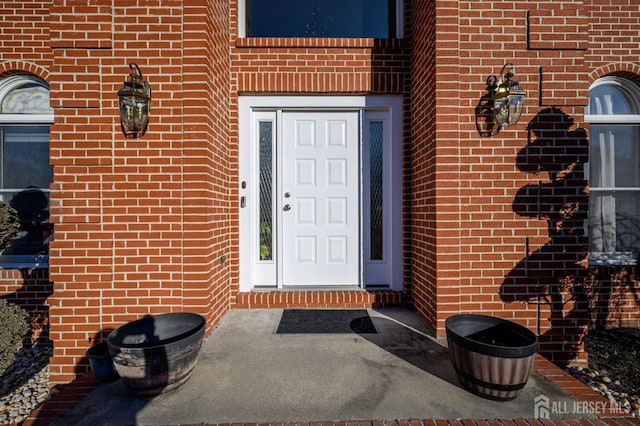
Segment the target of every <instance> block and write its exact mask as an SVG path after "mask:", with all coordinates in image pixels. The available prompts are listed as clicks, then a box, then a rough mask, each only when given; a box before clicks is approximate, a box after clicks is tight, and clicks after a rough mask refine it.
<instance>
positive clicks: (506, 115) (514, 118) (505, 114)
mask: <svg viewBox="0 0 640 426" xmlns="http://www.w3.org/2000/svg"><path fill="white" fill-rule="evenodd" d="M514 75H515V67H514V65H513V64H512V63H508V64H505V65H504V66H503V67H502V69H501V70H500V75H499V76H498V77H496V76H491V77H490V81H489V85H490V86H491V100H492V103H493V124H494V126H496V127H495V130H494V131H495V132H497V131H498V130H499V129H501V128H504V127H507V126H510V125H512V124H516V123H517V122H518V120H520V115H521V114H522V108H523V106H524V98H525V96H526V94H527V92H526V91H524V90H522V88H521V87H520V83H518V82H517V81H515V80H512V78H513V76H514Z"/></svg>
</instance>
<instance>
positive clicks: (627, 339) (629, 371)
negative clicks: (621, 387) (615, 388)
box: [585, 328, 640, 392]
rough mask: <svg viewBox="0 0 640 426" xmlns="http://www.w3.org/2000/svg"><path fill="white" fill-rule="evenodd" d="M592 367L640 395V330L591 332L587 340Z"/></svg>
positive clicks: (620, 329) (624, 329)
mask: <svg viewBox="0 0 640 426" xmlns="http://www.w3.org/2000/svg"><path fill="white" fill-rule="evenodd" d="M585 347H586V350H587V352H588V353H589V367H590V368H594V369H596V370H606V371H607V372H608V373H609V375H610V376H611V377H612V378H613V377H615V378H616V379H618V380H620V381H621V382H622V383H624V384H626V385H627V386H629V387H630V388H632V389H634V390H635V391H636V392H640V363H639V361H640V329H635V328H614V329H610V330H603V331H600V332H595V333H594V332H592V333H589V335H587V337H586V339H585Z"/></svg>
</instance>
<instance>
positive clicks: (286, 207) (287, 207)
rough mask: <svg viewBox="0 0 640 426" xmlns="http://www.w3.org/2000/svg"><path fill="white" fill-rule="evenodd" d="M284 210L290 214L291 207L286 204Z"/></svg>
mask: <svg viewBox="0 0 640 426" xmlns="http://www.w3.org/2000/svg"><path fill="white" fill-rule="evenodd" d="M282 210H284V211H285V212H288V211H289V210H291V206H290V205H289V204H285V205H284V207H283V208H282Z"/></svg>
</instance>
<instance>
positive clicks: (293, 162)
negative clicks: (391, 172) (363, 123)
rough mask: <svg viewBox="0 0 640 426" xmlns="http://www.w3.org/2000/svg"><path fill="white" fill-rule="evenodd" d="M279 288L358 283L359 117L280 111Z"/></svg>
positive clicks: (354, 113)
mask: <svg viewBox="0 0 640 426" xmlns="http://www.w3.org/2000/svg"><path fill="white" fill-rule="evenodd" d="M282 122H283V129H282V144H281V146H282V149H281V155H280V156H279V157H280V158H282V168H281V173H282V176H281V177H280V179H276V181H279V182H281V184H282V191H281V194H282V202H281V204H282V208H281V209H280V212H281V214H282V283H283V285H284V286H327V285H358V284H359V283H360V279H359V276H360V251H359V248H360V243H359V242H360V220H359V218H360V197H359V195H360V191H359V188H360V179H359V175H360V174H359V169H360V166H359V165H360V162H359V158H358V157H359V145H360V136H359V114H358V112H357V111H351V112H284V114H283V120H282Z"/></svg>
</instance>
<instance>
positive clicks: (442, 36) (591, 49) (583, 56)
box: [412, 1, 640, 361]
mask: <svg viewBox="0 0 640 426" xmlns="http://www.w3.org/2000/svg"><path fill="white" fill-rule="evenodd" d="M615 4H616V2H612V1H599V2H595V1H584V2H582V1H579V2H576V1H564V2H547V1H538V2H535V1H534V2H531V1H516V2H511V3H509V4H508V5H507V4H505V3H502V2H475V1H460V2H448V1H433V2H422V3H417V2H414V10H413V16H414V27H415V30H414V31H415V34H414V35H415V37H414V44H413V50H414V58H415V59H414V63H413V69H414V73H413V80H412V81H413V85H412V90H413V109H412V112H413V114H412V118H413V129H412V132H413V133H412V134H413V140H412V147H413V151H412V153H413V155H414V158H413V175H414V181H413V185H414V190H413V214H412V217H413V221H412V233H413V235H414V236H415V239H414V243H413V246H414V250H413V257H412V260H413V264H412V276H413V284H414V291H413V295H414V299H415V304H416V308H417V310H418V312H419V313H420V314H421V316H422V317H423V318H425V320H426V321H427V323H428V324H431V325H433V326H434V329H436V330H437V332H438V334H440V335H443V334H444V329H443V328H444V319H445V318H446V317H447V316H449V315H451V314H455V313H458V312H477V313H484V314H489V315H497V316H501V317H505V318H509V319H513V320H515V321H517V322H520V323H522V324H524V325H526V326H528V327H529V328H531V329H533V330H534V331H538V332H539V333H540V334H541V337H540V340H541V350H542V351H543V352H545V354H546V355H547V356H549V357H550V358H551V359H553V360H555V361H565V360H567V359H573V358H576V357H577V358H578V359H583V358H584V354H583V353H582V352H581V350H582V343H581V342H582V337H583V336H584V333H585V331H586V327H587V326H588V325H589V324H591V323H592V319H591V316H590V312H589V311H588V310H587V308H588V307H589V306H592V305H593V303H594V295H593V294H594V293H593V282H594V279H593V278H591V279H589V277H594V276H595V275H594V273H593V271H591V272H589V271H588V269H587V268H586V263H585V255H586V244H587V240H586V238H584V229H583V220H584V219H585V218H586V207H587V193H588V190H587V182H586V181H585V179H584V173H583V165H584V163H585V162H586V161H588V129H587V126H586V124H585V123H584V120H583V111H584V106H585V105H586V103H587V101H588V88H589V85H590V83H592V82H593V81H594V79H595V78H597V77H600V76H602V75H605V74H606V73H609V72H614V71H622V70H625V71H629V72H630V73H636V74H637V72H638V69H637V57H638V45H639V44H638V34H637V31H636V32H635V33H634V32H633V31H632V30H631V29H632V28H634V27H633V23H634V22H635V23H637V22H638V19H639V18H640V13H639V12H638V10H637V8H634V6H631V5H627V6H626V10H623V9H625V7H622V6H618V5H615ZM434 13H435V17H434V16H433V14H434ZM423 22H424V23H427V25H426V27H427V28H425V24H423ZM618 23H620V25H618ZM586 33H589V34H590V36H591V38H588V37H585V34H586ZM632 33H633V34H632ZM434 34H435V41H433V39H434ZM434 46H435V47H434ZM434 56H435V59H434ZM429 60H432V61H434V60H435V66H434V67H432V68H433V71H432V72H435V76H433V75H428V73H429V71H426V70H425V69H428V68H429V66H428V63H429V62H428V61H429ZM634 61H635V62H634ZM507 62H513V63H514V64H515V65H516V71H517V76H516V79H517V80H519V81H520V82H521V83H522V86H523V88H524V89H525V90H527V91H528V96H527V100H526V108H525V111H524V114H523V116H522V118H521V120H520V123H519V124H517V125H515V126H512V127H509V128H506V129H504V130H502V131H501V132H499V133H497V134H496V135H493V136H492V135H491V134H490V131H488V130H490V123H488V122H487V118H486V115H487V108H486V107H487V102H488V99H489V92H488V91H487V86H486V84H485V82H486V79H487V77H489V76H490V75H492V74H496V73H498V72H499V70H500V68H501V67H502V65H503V64H505V63H507ZM427 81H428V82H429V83H430V84H429V85H426V84H425V83H426V82H427ZM433 100H435V106H433ZM430 102H431V103H430ZM434 114H435V116H434ZM434 117H435V118H434ZM425 163H426V164H430V165H431V166H430V167H429V168H427V167H425ZM596 281H597V282H598V284H597V286H596V287H597V288H603V287H606V283H602V282H600V281H598V280H597V279H596ZM634 285H635V284H634V283H632V284H630V285H629V290H627V291H621V293H622V294H623V297H619V298H617V299H616V300H618V301H622V302H621V303H622V304H623V306H624V307H622V308H620V312H623V313H624V318H626V320H625V322H624V323H625V324H628V325H635V326H637V325H638V320H639V319H640V316H639V315H638V304H637V300H638V292H637V285H636V286H635V287H633V286H634ZM633 288H635V289H636V290H635V293H633V290H632V289H633ZM614 293H616V292H614ZM616 294H617V293H616ZM630 294H635V296H633V297H635V302H634V301H633V297H629V295H630ZM601 300H602V298H601ZM600 303H601V304H602V302H600Z"/></svg>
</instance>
